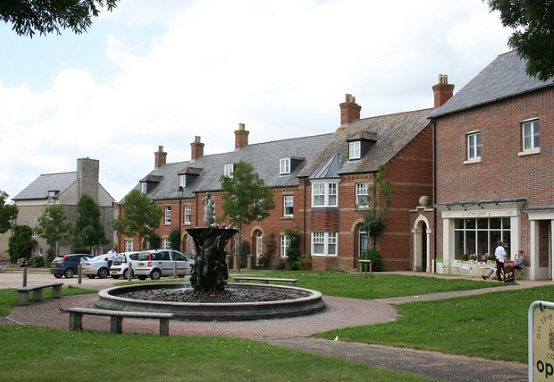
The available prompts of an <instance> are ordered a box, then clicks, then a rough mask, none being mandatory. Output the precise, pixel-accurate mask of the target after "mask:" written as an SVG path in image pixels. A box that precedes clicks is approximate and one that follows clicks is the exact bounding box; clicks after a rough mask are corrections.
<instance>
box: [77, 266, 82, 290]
mask: <svg viewBox="0 0 554 382" xmlns="http://www.w3.org/2000/svg"><path fill="white" fill-rule="evenodd" d="M77 284H79V285H80V284H81V263H79V265H78V266H77Z"/></svg>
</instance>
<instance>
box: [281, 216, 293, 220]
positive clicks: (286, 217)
mask: <svg viewBox="0 0 554 382" xmlns="http://www.w3.org/2000/svg"><path fill="white" fill-rule="evenodd" d="M281 220H294V216H281Z"/></svg>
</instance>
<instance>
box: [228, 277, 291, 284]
mask: <svg viewBox="0 0 554 382" xmlns="http://www.w3.org/2000/svg"><path fill="white" fill-rule="evenodd" d="M233 280H235V281H236V282H237V283H240V282H241V281H259V282H263V283H265V284H269V283H270V282H271V283H287V284H289V285H296V282H297V281H298V279H280V278H274V277H251V276H233Z"/></svg>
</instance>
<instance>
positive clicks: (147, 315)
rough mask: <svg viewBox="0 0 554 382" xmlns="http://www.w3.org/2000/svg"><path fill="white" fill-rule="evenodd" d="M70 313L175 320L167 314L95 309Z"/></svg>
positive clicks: (76, 309)
mask: <svg viewBox="0 0 554 382" xmlns="http://www.w3.org/2000/svg"><path fill="white" fill-rule="evenodd" d="M64 311H66V312H69V313H81V314H90V315H95V316H114V317H131V318H132V317H134V318H173V317H174V316H175V315H174V314H173V313H165V312H160V313H156V312H127V311H122V310H109V309H93V308H68V309H64Z"/></svg>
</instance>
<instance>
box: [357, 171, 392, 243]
mask: <svg viewBox="0 0 554 382" xmlns="http://www.w3.org/2000/svg"><path fill="white" fill-rule="evenodd" d="M384 174H385V167H384V166H380V167H379V171H378V172H377V173H376V174H375V176H374V178H373V183H372V184H370V185H369V188H368V194H369V195H371V196H370V198H369V200H368V206H367V208H363V207H362V206H358V208H360V212H361V213H362V215H363V219H364V221H363V223H362V225H363V227H364V229H365V230H366V232H367V233H368V234H369V236H371V238H372V241H373V250H374V251H375V250H376V246H377V237H378V236H379V235H380V234H381V233H383V231H384V230H385V216H386V215H387V213H388V212H389V210H390V208H391V206H392V197H393V195H394V194H396V190H395V189H394V188H392V186H391V184H390V181H389V180H388V179H385V178H384ZM380 204H381V207H379V205H380ZM361 207H362V208H361Z"/></svg>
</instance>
